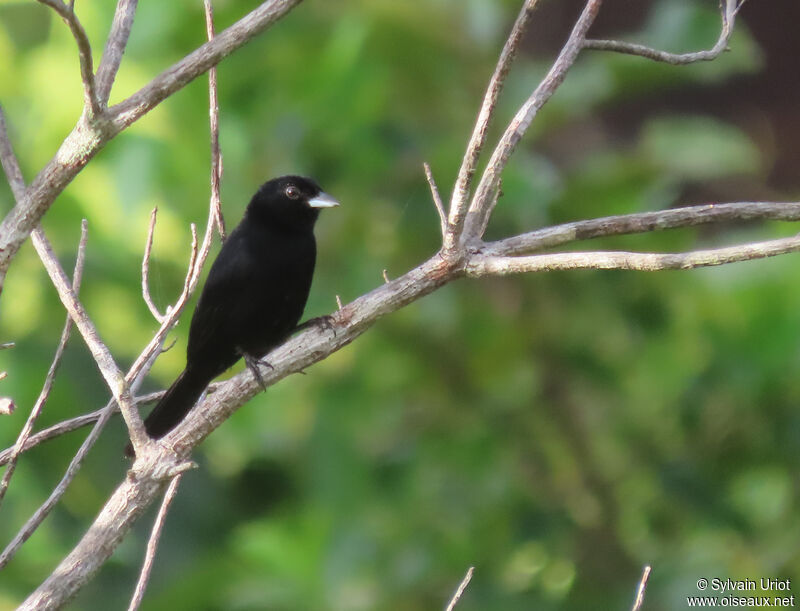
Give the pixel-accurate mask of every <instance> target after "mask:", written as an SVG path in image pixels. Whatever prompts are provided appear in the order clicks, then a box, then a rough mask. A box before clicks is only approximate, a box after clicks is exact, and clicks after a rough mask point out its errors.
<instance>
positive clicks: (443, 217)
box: [422, 161, 447, 240]
mask: <svg viewBox="0 0 800 611" xmlns="http://www.w3.org/2000/svg"><path fill="white" fill-rule="evenodd" d="M422 167H423V168H425V178H426V179H427V180H428V186H429V187H430V188H431V198H432V199H433V204H434V206H436V212H438V213H439V223H440V225H441V227H442V240H444V239H445V237H446V236H447V212H445V210H444V202H443V201H442V195H441V193H439V187H437V186H436V181H435V180H434V178H433V172H432V171H431V166H430V165H428V162H427V161H426V162H424V163H423V164H422Z"/></svg>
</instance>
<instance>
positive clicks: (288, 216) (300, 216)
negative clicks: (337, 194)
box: [247, 176, 339, 229]
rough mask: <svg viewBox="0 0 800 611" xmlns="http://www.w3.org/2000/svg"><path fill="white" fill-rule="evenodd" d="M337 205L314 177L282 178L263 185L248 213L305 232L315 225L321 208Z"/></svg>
mask: <svg viewBox="0 0 800 611" xmlns="http://www.w3.org/2000/svg"><path fill="white" fill-rule="evenodd" d="M338 205H339V202H338V201H336V200H335V199H334V198H333V197H331V196H330V195H328V194H327V193H325V192H324V191H323V190H322V189H321V188H320V186H319V185H318V184H317V183H316V182H315V181H313V180H312V179H311V178H305V177H303V176H281V177H279V178H273V179H272V180H269V181H267V182H265V183H264V184H263V185H261V188H260V189H259V190H258V191H257V192H256V194H255V195H254V196H253V199H252V200H250V204H249V205H248V206H247V214H248V215H249V216H252V217H255V218H257V219H259V220H263V221H265V222H269V223H271V224H276V225H281V226H283V227H286V228H297V229H306V228H311V227H313V226H314V222H315V221H316V220H317V217H318V216H319V211H320V210H321V209H322V208H332V207H334V206H338Z"/></svg>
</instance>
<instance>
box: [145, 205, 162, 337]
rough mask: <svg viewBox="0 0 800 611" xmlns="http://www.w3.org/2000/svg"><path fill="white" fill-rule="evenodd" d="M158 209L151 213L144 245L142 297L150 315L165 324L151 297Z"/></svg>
mask: <svg viewBox="0 0 800 611" xmlns="http://www.w3.org/2000/svg"><path fill="white" fill-rule="evenodd" d="M157 214H158V208H153V211H152V212H151V213H150V225H149V227H148V228H147V242H145V245H144V256H143V257H142V297H143V298H144V302H145V303H146V304H147V307H148V309H149V310H150V313H151V314H152V315H153V318H155V319H156V320H157V321H158V322H164V315H163V314H162V313H161V312H159V311H158V308H157V307H156V304H155V303H154V302H153V298H152V297H151V296H150V251H151V250H152V249H153V232H154V231H155V228H156V215H157Z"/></svg>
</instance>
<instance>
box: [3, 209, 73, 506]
mask: <svg viewBox="0 0 800 611" xmlns="http://www.w3.org/2000/svg"><path fill="white" fill-rule="evenodd" d="M87 238H88V232H87V224H86V221H85V220H84V221H83V222H82V223H81V239H80V242H79V243H78V257H77V260H76V261H75V270H74V271H73V273H72V291H73V292H74V293H75V294H76V295H77V294H78V292H79V291H80V287H81V278H82V276H83V265H84V262H85V261H86V240H87ZM71 331H72V319H71V318H70V317H69V315H67V320H66V322H65V323H64V330H63V331H62V332H61V339H60V340H59V342H58V348H56V353H55V356H53V362H52V363H50V369H49V371H48V372H47V376H46V377H45V380H44V385H43V386H42V390H41V392H40V393H39V397H38V399H36V403H34V405H33V409H32V410H31V413H30V415H29V416H28V419H27V420H26V421H25V425H24V426H23V427H22V431H20V434H19V436H18V437H17V441H16V443H15V444H14V449H13V452H12V454H11V457H10V458H9V460H8V464H7V466H6V470H5V473H3V479H2V480H0V503H2V502H3V497H5V495H6V491H7V490H8V485H9V484H10V483H11V477H12V476H13V475H14V470H15V469H16V467H17V459H18V458H19V455H20V453H21V452H22V448H23V447H25V442H26V441H27V440H28V438H29V437H30V436H31V432H33V426H34V425H35V424H36V420H37V419H38V418H39V415H40V414H41V413H42V410H43V409H44V405H45V403H46V402H47V399H48V397H49V396H50V391H51V390H52V388H53V382H54V381H55V378H56V372H57V371H58V367H59V365H60V364H61V358H62V357H63V356H64V350H65V349H66V347H67V342H68V341H69V336H70V332H71Z"/></svg>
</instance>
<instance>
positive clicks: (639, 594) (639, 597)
mask: <svg viewBox="0 0 800 611" xmlns="http://www.w3.org/2000/svg"><path fill="white" fill-rule="evenodd" d="M651 570H652V568H651V567H650V565H649V564H648V565H647V566H645V567H644V571H642V578H641V579H640V580H639V587H638V588H636V598H635V599H634V601H633V607H631V611H640V609H641V608H642V605H643V604H644V591H645V590H646V589H647V582H648V580H649V579H650V571H651Z"/></svg>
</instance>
